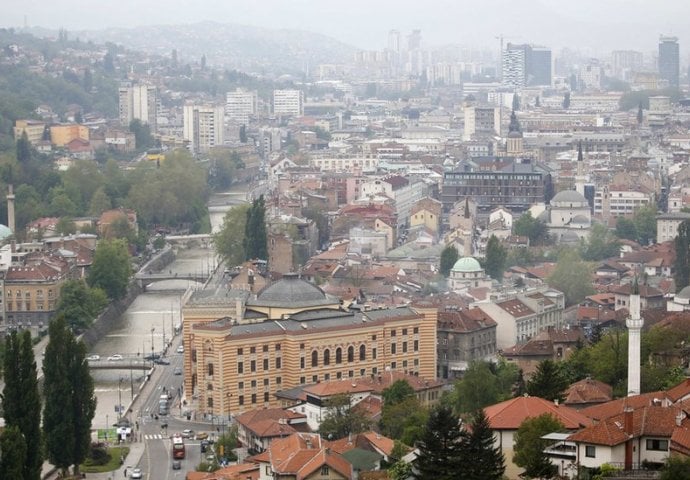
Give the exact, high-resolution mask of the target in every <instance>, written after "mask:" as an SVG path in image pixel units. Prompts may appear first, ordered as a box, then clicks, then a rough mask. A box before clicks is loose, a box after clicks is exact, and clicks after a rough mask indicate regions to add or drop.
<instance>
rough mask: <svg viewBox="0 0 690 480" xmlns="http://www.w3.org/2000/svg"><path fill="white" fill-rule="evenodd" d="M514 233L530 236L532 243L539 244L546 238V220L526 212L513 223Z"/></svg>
mask: <svg viewBox="0 0 690 480" xmlns="http://www.w3.org/2000/svg"><path fill="white" fill-rule="evenodd" d="M513 233H514V234H515V235H521V236H523V237H527V238H529V243H530V245H539V244H541V243H544V241H545V240H546V237H547V236H548V229H547V228H546V224H545V223H544V222H542V221H541V220H539V219H536V218H534V217H533V216H532V214H531V213H530V212H526V213H524V214H522V215H521V216H520V218H518V219H517V220H516V221H515V222H514V223H513Z"/></svg>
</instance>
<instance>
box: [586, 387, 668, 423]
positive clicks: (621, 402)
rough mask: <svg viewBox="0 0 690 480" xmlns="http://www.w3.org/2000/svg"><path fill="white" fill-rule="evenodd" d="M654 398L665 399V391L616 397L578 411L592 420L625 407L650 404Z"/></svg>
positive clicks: (616, 413) (604, 416)
mask: <svg viewBox="0 0 690 480" xmlns="http://www.w3.org/2000/svg"><path fill="white" fill-rule="evenodd" d="M654 400H660V401H661V402H663V401H665V400H667V398H666V393H665V392H649V393H643V394H641V395H633V396H631V397H623V398H618V399H616V400H611V401H610V402H606V403H602V404H601V405H594V406H592V407H587V408H584V409H582V410H580V412H581V413H582V414H583V415H586V416H588V417H589V418H591V419H594V420H603V419H605V418H609V417H612V416H614V415H618V414H619V413H621V412H622V411H624V410H625V409H626V408H635V409H636V408H640V407H645V406H649V405H652V403H653V402H654Z"/></svg>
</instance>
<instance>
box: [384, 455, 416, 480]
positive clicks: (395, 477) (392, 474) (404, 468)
mask: <svg viewBox="0 0 690 480" xmlns="http://www.w3.org/2000/svg"><path fill="white" fill-rule="evenodd" d="M411 476H412V466H411V465H410V464H409V463H407V462H405V461H403V460H398V461H397V462H395V463H394V464H393V465H392V466H391V468H389V469H388V477H389V478H390V479H391V480H407V479H408V478H410V477H411Z"/></svg>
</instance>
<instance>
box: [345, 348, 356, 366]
mask: <svg viewBox="0 0 690 480" xmlns="http://www.w3.org/2000/svg"><path fill="white" fill-rule="evenodd" d="M347 361H348V362H354V361H355V347H353V346H349V347H347Z"/></svg>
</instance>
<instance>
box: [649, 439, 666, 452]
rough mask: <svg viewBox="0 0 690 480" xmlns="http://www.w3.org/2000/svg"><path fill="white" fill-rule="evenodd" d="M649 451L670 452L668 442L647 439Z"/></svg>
mask: <svg viewBox="0 0 690 480" xmlns="http://www.w3.org/2000/svg"><path fill="white" fill-rule="evenodd" d="M647 450H654V451H657V452H668V440H659V439H656V438H649V439H647Z"/></svg>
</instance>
